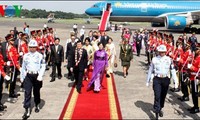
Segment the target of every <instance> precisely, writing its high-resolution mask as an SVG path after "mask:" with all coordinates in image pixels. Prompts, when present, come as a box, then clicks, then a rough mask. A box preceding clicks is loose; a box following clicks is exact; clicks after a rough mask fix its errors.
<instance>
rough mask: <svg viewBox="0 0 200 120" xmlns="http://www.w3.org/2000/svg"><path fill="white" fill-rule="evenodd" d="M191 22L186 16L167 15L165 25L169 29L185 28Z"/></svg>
mask: <svg viewBox="0 0 200 120" xmlns="http://www.w3.org/2000/svg"><path fill="white" fill-rule="evenodd" d="M190 24H191V23H190V21H189V19H187V17H185V16H167V17H166V22H165V26H166V28H167V29H184V28H185V27H187V26H189V25H190Z"/></svg>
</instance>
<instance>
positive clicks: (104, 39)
mask: <svg viewBox="0 0 200 120" xmlns="http://www.w3.org/2000/svg"><path fill="white" fill-rule="evenodd" d="M108 40H109V36H100V42H101V43H102V44H103V47H104V48H105V46H106V44H107V43H108Z"/></svg>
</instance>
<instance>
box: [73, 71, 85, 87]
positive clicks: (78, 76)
mask: <svg viewBox="0 0 200 120" xmlns="http://www.w3.org/2000/svg"><path fill="white" fill-rule="evenodd" d="M83 75H84V71H80V70H79V69H78V68H76V67H75V68H74V77H75V84H76V89H77V90H78V91H80V90H81V87H82V80H83Z"/></svg>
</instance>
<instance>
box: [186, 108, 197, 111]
mask: <svg viewBox="0 0 200 120" xmlns="http://www.w3.org/2000/svg"><path fill="white" fill-rule="evenodd" d="M194 109H195V108H194V107H191V108H188V109H187V110H188V111H193V110H194Z"/></svg>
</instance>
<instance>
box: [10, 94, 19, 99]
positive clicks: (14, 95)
mask: <svg viewBox="0 0 200 120" xmlns="http://www.w3.org/2000/svg"><path fill="white" fill-rule="evenodd" d="M9 97H10V98H17V97H18V95H17V94H11V95H9Z"/></svg>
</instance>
